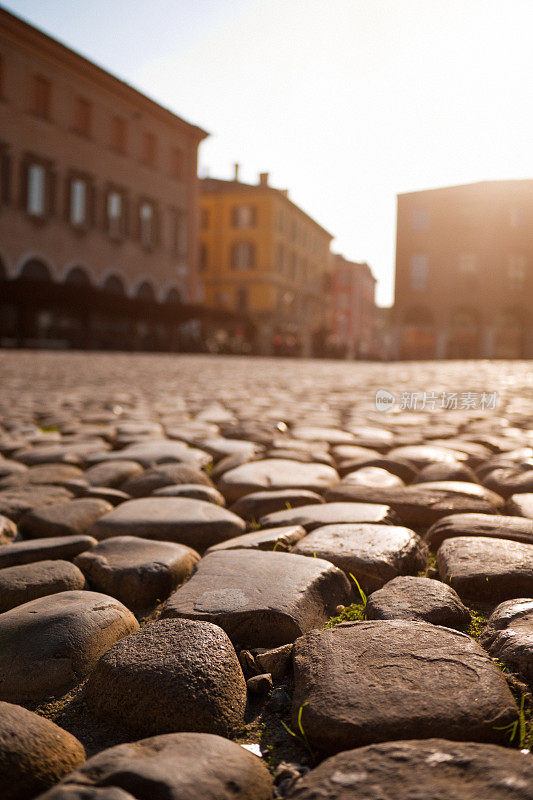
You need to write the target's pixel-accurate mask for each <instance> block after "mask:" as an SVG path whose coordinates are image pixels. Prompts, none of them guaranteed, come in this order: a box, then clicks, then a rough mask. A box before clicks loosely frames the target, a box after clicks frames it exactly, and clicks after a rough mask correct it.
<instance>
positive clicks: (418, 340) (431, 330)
mask: <svg viewBox="0 0 533 800" xmlns="http://www.w3.org/2000/svg"><path fill="white" fill-rule="evenodd" d="M399 339H400V341H399V348H400V358H404V359H409V360H418V359H428V358H435V348H436V329H435V319H434V316H433V312H432V311H431V309H430V308H428V307H427V306H422V305H418V306H411V307H409V308H407V309H406V310H405V312H404V314H403V317H402V319H401V321H400V331H399Z"/></svg>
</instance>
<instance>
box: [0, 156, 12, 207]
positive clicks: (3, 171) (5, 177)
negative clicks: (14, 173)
mask: <svg viewBox="0 0 533 800" xmlns="http://www.w3.org/2000/svg"><path fill="white" fill-rule="evenodd" d="M0 186H1V187H2V190H1V196H0V202H2V203H5V204H7V203H9V201H10V199H11V157H10V156H9V155H8V154H7V153H6V152H5V151H4V152H3V153H2V159H1V164H0Z"/></svg>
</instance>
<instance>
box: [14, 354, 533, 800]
mask: <svg viewBox="0 0 533 800" xmlns="http://www.w3.org/2000/svg"><path fill="white" fill-rule="evenodd" d="M0 381H1V383H0V386H1V391H0V777H1V778H2V779H3V780H2V786H3V792H4V794H2V797H6V798H7V800H26V798H32V797H41V798H42V800H45V799H46V800H67V799H68V800H83V799H84V798H89V797H96V796H98V800H115V798H117V800H118V797H119V796H120V800H160V799H161V800H162V798H167V797H176V798H177V797H179V798H180V800H193V798H194V800H197V798H202V797H212V798H220V799H221V800H226V798H227V800H230V798H235V797H241V798H247V799H248V800H268V798H272V797H286V798H294V799H296V798H299V800H305V799H306V798H307V799H308V800H311V798H318V797H327V798H330V800H344V799H345V798H346V800H347V798H367V800H378V798H381V800H382V799H383V798H385V797H386V798H387V800H407V798H414V797H419V796H420V797H422V796H424V797H431V798H433V800H444V799H445V798H446V800H448V799H449V798H456V800H459V798H460V799H461V800H465V798H478V797H490V798H491V800H499V798H513V799H515V800H523V799H524V798H526V799H527V798H529V799H531V798H533V788H532V787H533V756H532V755H531V752H530V748H531V745H532V744H533V724H532V722H531V710H532V707H533V705H532V697H531V692H532V685H533V424H532V423H533V369H532V368H531V364H530V362H504V361H501V362H488V361H480V362H473V361H463V362H461V361H455V362H420V363H395V364H380V363H347V362H341V361H305V360H302V361H300V360H289V359H260V358H239V357H212V356H194V355H180V356H175V355H150V354H113V353H109V354H108V353H63V352H61V353H60V352H27V351H21V352H15V351H3V352H1V351H0ZM153 737H155V738H153ZM257 755H260V756H261V758H257ZM420 787H422V789H423V792H424V794H423V795H422V794H419V793H417V792H419V789H420ZM5 792H7V794H5ZM42 792H45V794H42Z"/></svg>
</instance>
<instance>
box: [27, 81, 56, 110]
mask: <svg viewBox="0 0 533 800" xmlns="http://www.w3.org/2000/svg"><path fill="white" fill-rule="evenodd" d="M51 105H52V86H51V83H50V81H49V80H48V78H45V77H44V76H43V75H34V76H33V78H32V83H31V96H30V108H31V111H32V112H33V113H34V114H35V115H36V116H37V117H41V119H50V113H51Z"/></svg>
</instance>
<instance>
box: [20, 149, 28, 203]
mask: <svg viewBox="0 0 533 800" xmlns="http://www.w3.org/2000/svg"><path fill="white" fill-rule="evenodd" d="M29 166H30V165H29V161H28V158H27V157H25V158H23V160H22V162H21V164H20V205H21V208H22V209H23V210H24V211H27V209H28V172H29Z"/></svg>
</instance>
